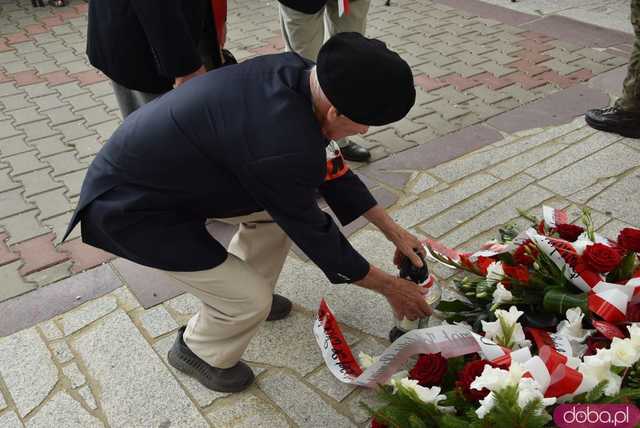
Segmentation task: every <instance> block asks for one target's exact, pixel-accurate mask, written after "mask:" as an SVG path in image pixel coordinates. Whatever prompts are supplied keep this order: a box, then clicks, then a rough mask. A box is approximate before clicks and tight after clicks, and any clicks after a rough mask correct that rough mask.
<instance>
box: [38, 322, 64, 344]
mask: <svg viewBox="0 0 640 428" xmlns="http://www.w3.org/2000/svg"><path fill="white" fill-rule="evenodd" d="M39 327H40V330H41V331H42V334H44V336H45V337H46V338H47V340H55V339H61V338H62V331H60V328H58V326H57V325H55V323H54V322H53V321H51V320H49V321H46V322H44V323H42V324H40V326H39Z"/></svg>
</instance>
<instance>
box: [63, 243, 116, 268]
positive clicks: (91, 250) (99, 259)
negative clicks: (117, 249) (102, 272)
mask: <svg viewBox="0 0 640 428" xmlns="http://www.w3.org/2000/svg"><path fill="white" fill-rule="evenodd" d="M58 237H59V238H61V237H62V235H58ZM60 251H62V252H65V253H68V254H69V256H70V257H71V260H73V268H72V269H71V272H73V273H78V272H82V271H84V270H87V269H91V268H93V267H96V266H99V265H101V264H103V263H106V262H108V261H109V260H112V259H113V258H114V257H115V256H113V255H112V254H110V253H108V252H106V251H104V250H101V249H100V248H96V247H93V246H91V245H88V244H85V243H83V242H82V240H81V239H73V240H71V239H69V238H67V241H66V242H65V243H64V244H62V245H61V246H60Z"/></svg>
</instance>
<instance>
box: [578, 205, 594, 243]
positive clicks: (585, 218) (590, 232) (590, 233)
mask: <svg viewBox="0 0 640 428" xmlns="http://www.w3.org/2000/svg"><path fill="white" fill-rule="evenodd" d="M580 220H581V221H582V224H584V226H585V229H586V231H587V237H588V238H589V240H590V241H591V242H596V229H595V226H594V225H593V219H592V218H591V209H590V208H587V207H584V208H582V216H581V217H580Z"/></svg>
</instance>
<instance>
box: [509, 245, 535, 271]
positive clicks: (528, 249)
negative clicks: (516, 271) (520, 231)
mask: <svg viewBox="0 0 640 428" xmlns="http://www.w3.org/2000/svg"><path fill="white" fill-rule="evenodd" d="M529 254H531V256H530V255H529ZM532 256H533V257H532ZM534 257H538V248H536V246H535V245H533V243H532V242H531V240H530V239H527V240H526V241H524V242H523V243H522V245H520V246H519V247H518V248H516V251H515V252H514V253H513V259H514V260H515V261H516V263H518V264H519V265H524V266H531V265H532V264H533V262H534V261H535V259H534Z"/></svg>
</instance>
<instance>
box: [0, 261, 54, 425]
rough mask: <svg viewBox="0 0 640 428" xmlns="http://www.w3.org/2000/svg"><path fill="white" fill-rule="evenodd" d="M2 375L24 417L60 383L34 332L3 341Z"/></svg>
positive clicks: (27, 331)
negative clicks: (17, 362)
mask: <svg viewBox="0 0 640 428" xmlns="http://www.w3.org/2000/svg"><path fill="white" fill-rule="evenodd" d="M0 269H1V268H0ZM16 361H19V362H20V364H16ZM0 375H2V379H4V383H5V385H6V386H7V389H8V390H9V392H10V394H11V397H12V398H13V401H14V403H15V405H16V409H17V410H18V413H19V414H20V416H22V417H24V416H26V415H27V414H29V413H30V412H31V411H32V410H33V409H35V408H36V407H37V406H38V405H39V404H40V403H41V402H42V400H44V399H45V398H46V397H47V395H49V392H50V391H51V390H52V389H53V387H54V386H55V384H56V382H57V381H58V369H56V367H55V365H54V364H53V362H52V361H51V355H50V354H49V350H48V349H47V347H46V345H45V344H44V342H43V341H42V339H40V336H39V335H38V333H37V332H36V330H35V329H34V328H30V329H27V330H23V331H21V332H19V333H16V334H13V335H11V336H8V337H5V338H2V339H0Z"/></svg>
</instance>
